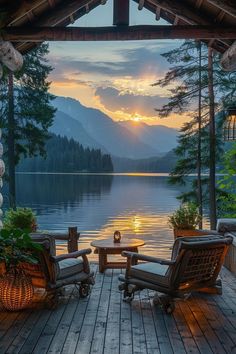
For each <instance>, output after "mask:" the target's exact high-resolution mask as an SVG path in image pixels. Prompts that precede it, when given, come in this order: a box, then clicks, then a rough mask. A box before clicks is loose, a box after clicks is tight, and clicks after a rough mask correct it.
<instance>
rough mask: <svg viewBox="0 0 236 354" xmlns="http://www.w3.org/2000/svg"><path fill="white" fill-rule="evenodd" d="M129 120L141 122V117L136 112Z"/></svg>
mask: <svg viewBox="0 0 236 354" xmlns="http://www.w3.org/2000/svg"><path fill="white" fill-rule="evenodd" d="M131 120H132V121H133V122H135V123H139V122H141V120H142V118H141V117H140V116H139V115H138V114H137V113H135V114H133V115H132V116H131Z"/></svg>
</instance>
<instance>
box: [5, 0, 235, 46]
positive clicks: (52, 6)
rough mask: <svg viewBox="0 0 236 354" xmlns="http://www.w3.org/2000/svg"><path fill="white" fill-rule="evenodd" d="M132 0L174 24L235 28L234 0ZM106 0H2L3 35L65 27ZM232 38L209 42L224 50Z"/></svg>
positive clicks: (22, 44) (157, 16)
mask: <svg viewBox="0 0 236 354" xmlns="http://www.w3.org/2000/svg"><path fill="white" fill-rule="evenodd" d="M108 1H111V0H108ZM127 1H128V0H127ZM132 1H135V2H136V3H137V4H138V7H139V9H140V10H141V9H142V8H143V7H145V8H146V9H147V10H149V11H151V12H153V13H154V14H155V16H156V20H157V21H158V20H159V19H160V18H163V19H165V20H166V21H168V22H169V23H170V24H173V25H174V26H176V25H177V26H181V25H198V27H199V26H212V28H218V29H220V28H222V27H224V28H232V29H235V24H236V2H235V1H234V0H132ZM122 2H123V1H121V3H122ZM105 3H106V0H18V1H16V0H0V13H1V17H0V26H1V28H2V36H3V38H4V27H5V28H7V27H20V28H22V27H23V28H24V29H25V28H27V27H31V28H32V27H60V28H61V27H66V26H68V25H69V24H71V23H73V22H74V21H75V20H77V19H78V18H80V17H82V16H84V15H86V14H87V13H88V11H92V10H93V9H94V8H96V7H97V6H100V5H103V4H105ZM121 6H122V4H121ZM157 24H158V22H157ZM170 36H171V34H170ZM144 38H145V34H144ZM169 38H171V37H169ZM173 38H174V37H173ZM230 38H231V39H226V38H213V39H211V40H208V41H207V42H208V43H210V45H211V46H212V47H213V48H214V49H215V50H217V51H219V52H221V53H223V52H225V51H226V50H227V49H228V48H229V47H230V46H231V44H232V43H233V41H234V39H232V35H231V37H230ZM235 39H236V36H235ZM205 41H206V40H205ZM34 45H36V42H35V43H34V42H32V40H31V42H27V41H21V42H16V43H15V47H16V48H17V49H18V50H19V51H20V52H21V53H25V52H27V51H28V50H29V49H31V48H32V47H33V46H34Z"/></svg>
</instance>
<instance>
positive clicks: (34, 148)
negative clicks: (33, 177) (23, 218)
mask: <svg viewBox="0 0 236 354" xmlns="http://www.w3.org/2000/svg"><path fill="white" fill-rule="evenodd" d="M47 53H48V45H47V44H41V45H40V46H39V47H36V48H35V49H33V50H31V51H30V52H29V53H27V54H26V55H25V56H24V65H23V68H22V69H21V70H20V71H19V72H17V73H14V74H13V73H12V72H6V73H5V77H4V79H3V81H2V84H1V117H2V121H1V125H2V126H3V128H5V129H4V136H5V137H6V143H5V144H6V146H7V152H6V156H7V159H6V161H7V166H8V175H9V200H10V205H11V206H12V207H15V203H16V201H15V166H16V165H17V164H18V163H19V161H20V159H21V158H22V157H26V156H35V155H37V154H40V155H44V154H45V142H46V140H47V139H48V137H49V135H48V128H49V127H50V126H51V125H52V123H53V115H54V112H55V109H54V108H53V107H52V105H51V104H50V102H51V100H52V99H53V96H52V95H51V94H50V93H49V92H48V90H49V85H50V83H49V82H48V81H47V77H48V75H49V73H50V71H51V70H52V68H51V66H49V65H48V63H47V60H46V55H47Z"/></svg>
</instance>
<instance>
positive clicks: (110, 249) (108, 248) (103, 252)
mask: <svg viewBox="0 0 236 354" xmlns="http://www.w3.org/2000/svg"><path fill="white" fill-rule="evenodd" d="M144 244H145V242H144V241H143V240H138V239H135V238H134V239H129V240H128V239H126V240H124V239H121V241H120V242H119V243H118V242H117V243H115V242H114V241H113V238H111V239H106V240H96V241H93V242H91V246H93V247H95V251H94V253H98V259H99V272H100V273H103V272H104V270H105V269H108V268H113V269H114V268H125V267H126V262H108V261H107V255H108V254H119V255H121V252H122V251H130V252H138V247H140V246H143V245H144Z"/></svg>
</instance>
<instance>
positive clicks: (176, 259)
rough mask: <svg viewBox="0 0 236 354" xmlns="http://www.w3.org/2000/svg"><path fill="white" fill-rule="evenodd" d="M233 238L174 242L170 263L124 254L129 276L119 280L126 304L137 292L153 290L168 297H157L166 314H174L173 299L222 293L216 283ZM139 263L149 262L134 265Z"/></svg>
mask: <svg viewBox="0 0 236 354" xmlns="http://www.w3.org/2000/svg"><path fill="white" fill-rule="evenodd" d="M231 243H232V237H230V236H221V235H210V236H202V237H181V238H178V239H176V240H175V243H174V247H173V251H172V256H171V260H166V259H160V258H155V257H150V256H145V255H142V254H138V253H132V252H127V251H124V252H122V255H123V256H124V257H127V268H126V273H125V275H124V274H121V275H120V276H119V279H120V281H121V282H122V284H121V285H120V286H119V289H120V290H123V292H124V294H123V295H124V300H132V299H133V296H134V293H135V291H137V290H142V289H152V290H156V291H157V292H160V293H163V294H165V296H163V295H162V296H158V297H157V299H158V301H160V302H161V304H162V306H163V308H164V310H165V311H166V312H167V313H171V312H172V311H173V310H174V308H175V305H174V298H178V297H185V296H187V295H189V294H190V293H191V292H192V291H198V290H201V291H202V290H205V291H208V292H215V293H218V294H221V293H222V287H221V281H220V280H217V277H218V274H219V272H220V269H221V266H222V265H223V262H224V258H225V255H226V252H227V250H228V247H229V245H230V244H231ZM137 260H140V261H146V263H140V264H138V265H134V264H135V262H136V261H137Z"/></svg>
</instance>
